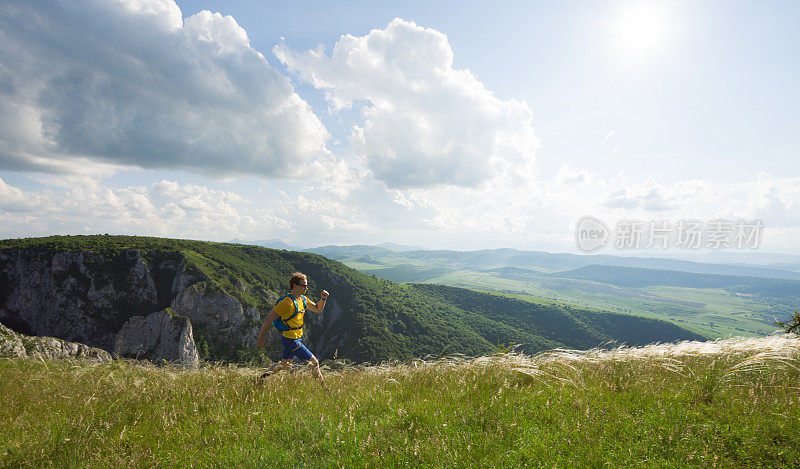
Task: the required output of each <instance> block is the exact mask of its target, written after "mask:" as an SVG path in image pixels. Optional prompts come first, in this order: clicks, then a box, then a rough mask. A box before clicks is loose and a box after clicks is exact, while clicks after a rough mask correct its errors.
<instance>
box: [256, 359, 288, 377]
mask: <svg viewBox="0 0 800 469" xmlns="http://www.w3.org/2000/svg"><path fill="white" fill-rule="evenodd" d="M291 366H292V359H291V358H286V359H283V360H281V361H279V362H275V363H273V364H272V366H271V367H269V369H268V370H267V371H266V372H265V373H264V374H263V375H261V377H262V378H266V377H267V376H269V375H271V374H272V373H275V372H276V371H280V370H282V369H289V368H290V367H291Z"/></svg>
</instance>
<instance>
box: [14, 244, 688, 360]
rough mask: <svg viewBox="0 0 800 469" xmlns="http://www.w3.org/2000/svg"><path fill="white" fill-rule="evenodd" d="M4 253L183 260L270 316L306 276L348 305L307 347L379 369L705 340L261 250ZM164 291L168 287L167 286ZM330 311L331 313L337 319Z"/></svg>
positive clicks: (635, 321) (101, 247) (145, 247)
mask: <svg viewBox="0 0 800 469" xmlns="http://www.w3.org/2000/svg"><path fill="white" fill-rule="evenodd" d="M0 249H24V250H26V251H27V252H32V251H48V250H49V251H88V252H92V253H94V254H95V255H97V259H99V260H96V261H95V263H94V264H93V265H94V267H93V268H96V269H105V270H107V271H108V272H109V275H111V276H112V277H113V273H114V271H115V270H114V265H115V262H121V261H120V259H123V258H126V257H125V256H124V254H125V253H126V252H128V251H129V250H136V251H140V252H142V253H143V255H144V258H145V259H146V260H147V261H148V262H155V261H157V260H158V259H160V258H164V257H174V258H181V259H185V261H186V264H187V268H190V269H194V270H195V271H196V272H197V274H198V275H200V276H204V277H206V278H207V279H208V282H207V283H210V284H211V285H212V288H214V289H218V290H219V291H221V292H224V293H227V294H229V295H231V296H233V297H235V298H237V299H238V300H239V301H240V302H241V303H243V304H245V305H252V306H255V307H256V308H257V309H258V310H259V312H260V313H261V315H262V317H265V316H266V314H267V313H268V312H269V309H270V308H271V306H272V301H273V300H274V298H275V297H276V296H278V295H280V294H281V293H283V291H284V290H285V289H286V283H287V281H288V278H289V275H290V274H291V272H294V271H297V270H299V271H302V272H305V273H306V274H308V275H309V284H310V289H309V296H311V297H312V299H314V298H318V295H319V291H321V290H322V289H326V290H328V291H329V292H330V293H331V298H332V299H333V300H334V302H335V303H336V304H337V305H338V306H340V307H341V312H340V315H339V317H338V318H336V320H330V319H329V320H323V321H322V322H320V323H318V324H313V325H309V326H308V328H309V331H308V332H309V334H310V335H311V336H312V337H320V336H322V335H325V336H326V337H327V338H328V340H327V341H326V347H325V348H322V349H315V348H314V345H315V344H314V343H313V342H312V343H311V344H309V345H311V348H312V350H313V351H314V352H315V353H316V354H317V355H318V356H320V358H323V359H326V358H333V357H334V356H336V357H339V358H347V359H350V360H353V361H357V362H361V361H369V362H377V361H381V360H387V359H407V358H414V357H421V356H425V355H428V354H434V355H440V354H443V353H444V354H453V353H461V354H466V355H471V356H478V355H483V354H487V353H492V352H493V351H495V350H496V348H497V346H498V345H501V344H508V343H515V344H521V345H522V349H523V350H524V351H525V352H528V353H535V352H539V351H542V350H545V349H549V348H554V347H570V348H590V347H595V346H597V345H599V344H601V343H603V342H606V341H609V340H616V341H619V342H625V343H628V344H630V345H640V344H645V343H649V342H664V341H675V340H681V339H700V338H701V337H700V336H699V335H697V334H694V333H691V332H689V331H687V330H685V329H681V328H679V327H677V326H674V325H673V324H670V323H667V322H664V321H656V320H652V319H645V318H641V317H637V316H629V315H623V314H612V313H602V312H598V311H595V310H589V309H581V308H578V307H567V306H564V305H536V304H532V303H530V302H525V301H519V300H515V299H512V298H502V297H498V296H495V295H490V294H486V293H478V292H473V291H469V290H464V289H459V288H450V287H443V286H437V285H414V284H399V283H395V282H392V281H388V280H384V279H381V278H378V277H375V276H373V275H368V274H364V273H361V272H359V271H357V270H355V269H352V268H349V267H347V266H345V265H344V264H342V263H340V262H337V261H333V260H330V259H327V258H325V257H323V256H321V255H316V254H311V253H304V252H290V251H280V250H274V249H267V248H262V247H258V246H248V245H240V244H227V243H211V242H203V241H190V240H176V239H163V238H145V237H131V236H54V237H47V238H29V239H18V240H4V241H0ZM0 275H2V266H0ZM8 283H9V282H4V281H2V279H0V285H4V286H3V287H2V288H3V290H0V310H1V309H2V307H3V305H4V304H5V301H6V297H7V295H8V291H9V289H10V288H13V287H12V286H11V285H8ZM242 285H246V286H247V288H241V286H242ZM159 291H169V289H168V288H167V287H166V286H159ZM159 296H160V297H161V296H162V295H159ZM168 300H169V298H167V297H166V296H164V297H163V298H159V301H160V302H162V303H164V302H166V303H168ZM329 303H330V302H329ZM158 306H159V307H161V306H166V305H164V304H160V305H158ZM330 309H331V308H328V309H327V310H326V313H329V314H330ZM150 312H152V311H131V312H130V314H148V313H150ZM323 316H324V315H323ZM273 334H274V332H273ZM196 336H197V337H196V340H197V341H198V344H200V343H203V342H204V341H205V342H209V343H211V344H212V347H210V350H208V352H207V353H208V354H209V356H208V357H207V358H217V359H219V358H224V359H236V358H237V357H242V356H244V355H243V354H242V352H243V351H241V350H226V349H225V348H224V346H223V345H224V344H214V340H213V331H196ZM251 352H253V351H251Z"/></svg>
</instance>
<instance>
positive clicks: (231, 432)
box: [0, 336, 800, 467]
mask: <svg viewBox="0 0 800 469" xmlns="http://www.w3.org/2000/svg"><path fill="white" fill-rule="evenodd" d="M331 365H335V366H333V367H331V366H326V367H325V369H324V375H325V379H326V382H327V390H325V389H323V388H322V386H321V385H320V383H319V382H318V381H317V380H315V379H314V378H313V377H312V376H311V374H310V373H309V372H308V371H307V370H303V369H297V370H295V371H293V372H282V373H278V374H277V375H274V376H272V377H269V378H267V379H266V380H264V381H259V380H258V379H257V376H258V374H259V372H260V370H259V369H257V368H249V367H234V366H219V365H208V366H206V367H203V368H201V369H200V370H195V371H183V370H178V369H174V368H155V367H146V366H142V365H139V364H135V363H133V362H129V361H115V362H112V363H109V364H96V363H90V362H81V361H48V362H45V361H41V360H35V359H3V360H0V397H2V402H3V404H4V405H3V406H0V467H154V466H161V467H172V466H182V467H192V466H195V467H376V466H384V467H404V466H407V467H418V466H428V467H442V466H443V467H519V466H547V467H575V466H584V467H585V466H588V467H600V466H605V465H610V466H612V467H629V466H637V467H641V466H645V467H673V466H686V465H689V466H710V467H796V466H798V465H800V453H798V451H797V448H798V447H800V384H798V383H800V338H797V337H796V336H794V337H789V336H770V337H766V338H749V339H745V338H734V339H727V340H720V341H714V342H682V343H677V344H662V345H652V346H647V347H643V348H625V347H622V348H614V349H609V350H601V349H595V350H589V351H567V350H552V351H549V352H546V353H543V354H540V355H537V356H534V357H530V356H525V355H521V354H516V353H514V352H513V351H509V350H506V351H502V353H501V352H498V353H497V354H495V355H493V356H486V357H480V358H465V357H447V358H444V359H438V360H434V359H431V360H428V361H425V360H415V361H407V362H402V363H400V362H397V363H385V364H382V365H376V366H345V365H343V364H342V363H339V362H331Z"/></svg>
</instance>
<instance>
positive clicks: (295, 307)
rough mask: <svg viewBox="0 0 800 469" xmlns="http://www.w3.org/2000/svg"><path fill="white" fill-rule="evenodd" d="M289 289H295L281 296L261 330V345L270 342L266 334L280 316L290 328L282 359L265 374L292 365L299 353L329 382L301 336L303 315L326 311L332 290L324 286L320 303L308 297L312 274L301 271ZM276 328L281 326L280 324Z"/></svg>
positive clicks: (285, 336) (284, 337)
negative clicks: (326, 304) (328, 290)
mask: <svg viewBox="0 0 800 469" xmlns="http://www.w3.org/2000/svg"><path fill="white" fill-rule="evenodd" d="M289 290H291V293H290V294H288V295H285V296H284V297H283V298H281V299H280V300H278V303H276V304H275V307H274V308H272V311H270V312H269V316H267V319H265V320H264V324H263V325H262V326H261V332H260V333H259V334H258V346H259V347H264V346H266V345H267V343H266V341H265V340H264V338H265V337H266V336H267V331H269V329H270V328H271V327H272V325H273V322H274V321H275V320H276V319H280V320H281V323H282V324H284V325H285V326H286V328H287V329H288V330H284V331H282V332H283V334H282V336H281V343H282V344H283V355H282V356H281V361H279V362H277V363H275V364H274V365H272V366H271V367H270V368H269V370H267V372H266V373H264V374H263V375H262V377H266V376H269V375H270V374H272V373H273V372H274V371H275V370H278V369H282V368H288V367H289V366H290V364H291V363H292V357H297V358H299V359H300V360H302V361H308V362H309V364H310V365H311V368H312V370H313V371H314V374H315V375H316V376H317V378H319V379H320V380H321V381H322V384H323V385H325V380H324V379H323V378H322V373H321V372H320V370H319V360H317V357H315V356H314V354H312V353H311V352H310V351H309V350H308V349H307V348H306V346H305V345H303V342H301V341H300V338H301V337H302V336H303V316H304V315H305V313H306V311H311V312H313V313H317V314H319V313H322V309H323V308H324V307H325V303H326V302H327V301H326V300H327V298H328V292H327V291H325V290H322V293H320V300H319V301H318V302H316V303H314V302H313V301H311V300H310V299H308V297H306V296H305V295H304V293H305V292H306V291H308V277H306V275H305V274H301V273H300V272H295V273H293V274H292V277H291V279H290V280H289ZM276 328H278V327H277V326H276Z"/></svg>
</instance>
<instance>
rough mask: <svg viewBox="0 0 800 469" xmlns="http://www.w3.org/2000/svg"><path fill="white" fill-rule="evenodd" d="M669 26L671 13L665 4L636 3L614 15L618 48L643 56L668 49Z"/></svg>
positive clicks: (614, 31) (613, 23)
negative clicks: (669, 13)
mask: <svg viewBox="0 0 800 469" xmlns="http://www.w3.org/2000/svg"><path fill="white" fill-rule="evenodd" d="M670 26H671V25H670V18H669V15H668V12H667V11H666V9H665V8H664V6H663V5H662V4H660V3H655V2H636V3H632V4H628V5H626V6H625V7H624V8H622V9H621V11H619V12H618V13H617V15H615V18H614V20H613V21H612V28H611V29H612V32H613V36H614V40H615V42H616V48H617V49H620V50H623V51H626V52H628V53H631V54H634V55H637V56H642V55H648V54H651V53H655V52H657V51H658V50H659V49H663V48H664V47H666V46H667V42H668V40H669V36H670Z"/></svg>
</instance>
